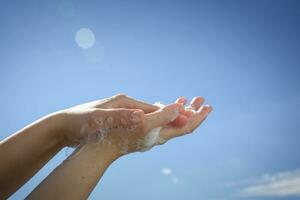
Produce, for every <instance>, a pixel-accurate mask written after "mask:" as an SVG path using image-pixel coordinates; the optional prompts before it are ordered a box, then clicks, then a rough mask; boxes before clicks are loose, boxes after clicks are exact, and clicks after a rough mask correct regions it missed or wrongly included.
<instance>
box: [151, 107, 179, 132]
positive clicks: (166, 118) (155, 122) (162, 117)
mask: <svg viewBox="0 0 300 200" xmlns="http://www.w3.org/2000/svg"><path fill="white" fill-rule="evenodd" d="M183 111H184V108H183V106H182V105H181V104H179V103H173V104H170V105H168V106H165V107H163V108H161V109H159V110H157V111H155V112H152V113H149V114H146V115H145V130H146V132H148V131H149V130H151V129H153V128H156V127H159V126H165V125H167V124H169V123H170V122H172V121H174V120H175V119H176V118H177V117H178V116H179V115H180V113H182V112H183Z"/></svg>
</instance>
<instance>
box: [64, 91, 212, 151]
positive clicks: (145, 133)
mask: <svg viewBox="0 0 300 200" xmlns="http://www.w3.org/2000/svg"><path fill="white" fill-rule="evenodd" d="M203 102H204V99H203V98H202V97H196V98H194V99H193V101H192V102H191V104H190V105H189V106H187V107H184V105H185V104H186V99H185V98H183V97H182V98H179V99H178V100H177V101H176V103H173V104H170V105H167V106H163V107H161V108H160V107H159V106H155V105H151V104H147V103H145V102H141V101H137V100H134V99H132V98H129V97H127V96H124V95H118V96H114V97H112V98H109V99H105V100H100V101H94V102H91V103H87V104H82V105H79V106H75V107H73V108H70V109H67V110H65V116H66V117H65V126H64V127H65V128H64V133H65V134H64V137H65V141H66V144H67V145H69V146H76V145H78V144H85V143H88V142H96V143H99V144H102V145H105V146H107V147H111V148H114V149H115V150H116V151H118V153H119V154H120V155H123V154H127V153H130V152H135V151H145V150H148V149H150V148H151V147H153V146H154V145H158V144H163V143H165V142H166V141H167V140H169V139H171V138H174V137H178V136H181V135H184V134H187V133H190V132H192V131H193V130H194V129H195V128H197V127H198V126H199V125H200V124H201V122H202V121H203V120H204V119H205V118H206V116H207V115H208V113H209V112H211V110H212V109H211V107H210V106H202V104H203Z"/></svg>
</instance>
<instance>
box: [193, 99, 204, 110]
mask: <svg viewBox="0 0 300 200" xmlns="http://www.w3.org/2000/svg"><path fill="white" fill-rule="evenodd" d="M203 102H204V98H203V97H194V98H193V100H192V101H191V107H192V108H193V109H194V110H199V108H200V107H201V106H202V104H203Z"/></svg>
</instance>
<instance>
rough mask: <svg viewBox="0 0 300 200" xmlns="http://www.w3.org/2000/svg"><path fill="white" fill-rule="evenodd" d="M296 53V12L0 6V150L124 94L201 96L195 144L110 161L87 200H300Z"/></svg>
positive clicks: (89, 3)
mask: <svg viewBox="0 0 300 200" xmlns="http://www.w3.org/2000/svg"><path fill="white" fill-rule="evenodd" d="M81 28H88V30H90V31H92V32H91V33H92V34H94V39H95V41H93V37H89V34H84V33H83V35H82V34H81V35H80V33H78V31H79V30H80V29H81ZM84 30H86V29H84ZM76 33H78V34H79V35H78V37H79V38H77V40H75V37H76ZM76 41H77V42H76ZM299 44H300V1H296V0H295V1H288V0H287V1H284V0H282V1H276V0H270V1H265V0H259V1H258V0H257V1H254V0H253V1H183V0H182V1H174V0H172V1H171V0H170V1H167V0H161V1H158V0H151V1H146V0H135V1H133V0H128V1H124V0H122V1H121V0H120V1H116V0H114V1H112V0H110V1H108V0H107V1H100V0H99V1H96V0H80V1H79V0H76V1H75V0H74V1H70V0H69V1H57V0H51V1H50V0H49V1H46V0H45V1H40V0H35V1H33V0H27V1H22V0H20V1H11V0H3V1H1V3H0V99H1V100H0V101H1V104H0V110H1V115H0V120H1V123H0V130H1V131H0V139H4V138H5V137H7V136H8V135H10V134H12V133H14V132H15V131H17V130H18V129H20V128H22V127H24V126H25V125H27V124H29V123H31V122H33V121H34V120H36V119H38V118H40V117H42V116H44V115H46V114H48V113H50V112H54V111H57V110H59V109H63V108H67V107H70V106H72V105H76V104H80V103H84V102H87V101H90V100H95V99H101V98H106V97H110V96H112V95H114V94H116V93H120V92H122V93H126V94H128V95H129V96H132V97H135V98H138V99H141V100H144V101H147V102H151V103H154V102H156V101H161V102H163V103H170V102H173V101H175V99H176V98H177V97H178V96H187V97H188V98H189V99H191V98H192V97H193V96H197V95H201V96H204V97H205V98H206V100H207V103H209V104H211V105H213V107H214V111H213V113H212V114H211V116H210V117H209V118H208V119H207V120H206V121H205V123H204V124H203V125H202V126H201V127H200V128H199V129H197V130H196V131H195V132H194V134H192V135H188V136H186V137H182V138H178V139H175V140H172V141H169V142H168V143H167V144H166V145H164V146H160V147H155V148H154V149H152V150H151V151H149V152H146V153H135V154H131V155H128V156H126V157H123V158H121V159H120V160H117V161H116V162H115V163H114V164H113V165H112V166H111V167H110V168H109V169H108V170H107V172H106V173H105V175H104V177H103V179H102V180H101V182H100V184H98V185H97V187H96V188H95V190H94V191H93V193H92V194H91V196H90V199H105V200H113V199H124V200H127V199H128V200H132V199H144V200H152V199H173V200H183V199H189V200H199V199H208V200H228V199H254V200H260V199H274V198H275V197H277V198H276V199H278V200H283V199H284V200H286V199H299V197H300V171H299V169H300V153H299V152H300V145H299V142H300V123H299V122H300V114H299V106H300V78H299V77H300V45H299ZM82 47H85V48H82ZM86 47H89V48H86ZM70 152H71V150H66V149H63V150H62V151H61V152H60V153H59V154H58V155H57V156H56V157H55V158H53V159H52V160H51V161H50V162H49V163H48V164H47V165H46V166H45V167H44V168H43V169H42V170H41V171H40V172H39V173H38V174H37V175H36V176H34V177H33V178H32V179H31V180H30V181H29V182H28V183H27V184H26V185H24V186H23V187H22V188H21V189H20V190H19V191H18V192H17V193H15V194H14V195H13V196H12V197H11V199H22V198H24V197H25V196H26V195H27V194H28V193H29V192H30V191H31V190H32V189H33V188H34V187H35V186H36V185H37V184H38V183H39V182H40V181H41V180H42V179H43V178H44V177H45V176H47V174H49V173H50V172H51V171H52V170H53V169H54V168H55V166H57V165H58V164H59V163H61V162H62V161H63V160H64V159H65V158H66V154H69V153H70Z"/></svg>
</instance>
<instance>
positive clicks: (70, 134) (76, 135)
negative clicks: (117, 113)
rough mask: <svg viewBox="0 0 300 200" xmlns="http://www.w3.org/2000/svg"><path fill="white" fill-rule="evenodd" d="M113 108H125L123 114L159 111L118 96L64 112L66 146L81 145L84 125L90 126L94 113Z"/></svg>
mask: <svg viewBox="0 0 300 200" xmlns="http://www.w3.org/2000/svg"><path fill="white" fill-rule="evenodd" d="M112 108H125V109H124V110H123V112H126V111H125V110H126V109H141V110H143V112H144V113H150V112H154V111H156V110H158V109H159V107H158V106H155V105H152V104H148V103H145V102H142V101H138V100H135V99H133V98H130V97H128V96H126V95H124V94H118V95H115V96H113V97H110V98H107V99H101V100H96V101H92V102H89V103H85V104H81V105H78V106H74V107H72V108H69V109H66V110H63V111H61V112H59V113H60V114H62V115H63V116H65V117H64V118H65V119H66V120H63V121H66V122H64V123H63V128H62V132H63V134H61V135H63V137H64V141H65V143H66V145H68V146H76V145H78V144H79V142H80V140H81V139H82V138H83V133H82V130H81V128H82V124H88V122H87V121H89V120H90V119H89V118H91V115H92V113H98V115H101V113H100V112H97V110H98V111H100V110H99V109H112ZM102 111H103V113H102V114H104V113H105V112H104V110H102ZM111 111H112V110H111ZM128 112H130V111H128ZM94 115H97V114H94ZM113 115H114V114H113ZM72 116H73V117H72ZM79 116H80V117H79ZM125 119H127V118H123V120H125ZM73 121H74V122H73Z"/></svg>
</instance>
